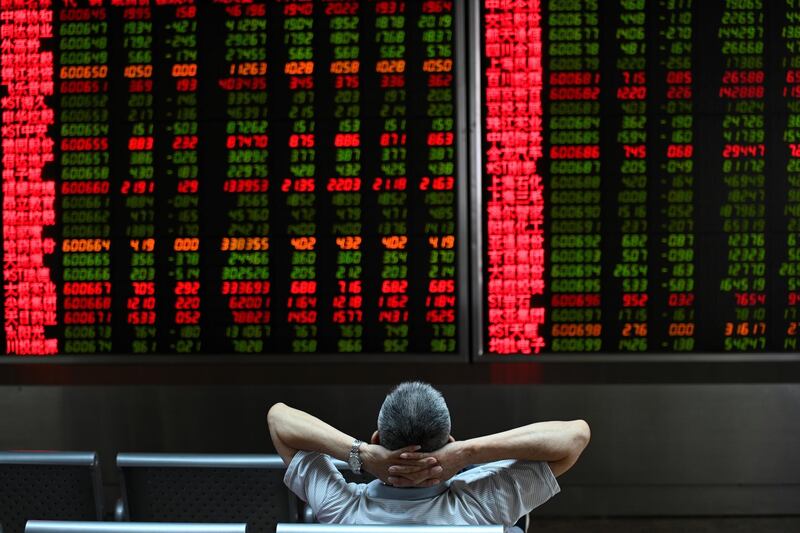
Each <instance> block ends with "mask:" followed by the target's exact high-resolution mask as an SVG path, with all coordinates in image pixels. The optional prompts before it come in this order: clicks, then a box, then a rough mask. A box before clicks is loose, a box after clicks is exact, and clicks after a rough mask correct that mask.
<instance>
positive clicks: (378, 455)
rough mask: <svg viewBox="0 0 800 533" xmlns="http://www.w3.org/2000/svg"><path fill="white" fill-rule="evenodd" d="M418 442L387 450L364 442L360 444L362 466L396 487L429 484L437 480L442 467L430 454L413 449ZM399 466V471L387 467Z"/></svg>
mask: <svg viewBox="0 0 800 533" xmlns="http://www.w3.org/2000/svg"><path fill="white" fill-rule="evenodd" d="M419 448H420V447H419V446H407V447H405V448H400V449H399V450H394V451H391V450H387V449H386V448H384V447H383V446H380V445H378V444H364V445H363V447H362V448H361V460H362V462H363V463H364V465H363V468H364V470H366V471H367V472H369V473H370V474H372V475H373V476H375V477H376V478H378V479H380V480H381V481H383V482H384V483H389V484H391V485H394V486H396V487H430V486H431V485H435V484H436V483H438V482H439V481H438V479H439V477H440V476H441V472H442V468H441V467H440V466H439V465H438V464H437V460H436V458H435V457H432V456H431V455H430V454H420V453H414V452H416V451H417V450H419ZM395 466H396V467H401V468H402V469H403V471H402V472H396V473H392V472H391V471H390V467H392V468H393V467H395Z"/></svg>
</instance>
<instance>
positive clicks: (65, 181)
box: [57, 7, 112, 354]
mask: <svg viewBox="0 0 800 533" xmlns="http://www.w3.org/2000/svg"><path fill="white" fill-rule="evenodd" d="M58 15H59V19H60V20H61V23H60V24H59V25H58V32H59V52H60V53H59V54H58V55H59V65H58V79H59V84H58V87H57V90H58V93H59V96H60V105H59V109H60V114H59V117H58V124H60V125H61V126H60V130H61V142H60V149H61V150H60V158H59V163H60V166H61V220H60V226H61V236H62V241H61V243H62V247H61V249H62V252H63V254H62V256H61V257H62V258H61V262H62V270H61V271H62V275H63V283H64V285H63V287H64V300H63V306H64V337H65V340H66V342H65V343H64V347H63V350H62V352H63V353H67V354H69V353H77V354H88V353H110V352H111V351H112V342H111V294H112V287H111V253H110V252H111V211H110V198H109V189H110V181H109V178H110V154H109V94H108V59H109V58H108V22H107V13H106V10H105V8H99V7H91V8H73V7H63V8H61V9H60V10H59V12H58ZM72 37H79V38H77V39H73V38H72ZM83 341H85V342H83Z"/></svg>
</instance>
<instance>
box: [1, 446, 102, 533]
mask: <svg viewBox="0 0 800 533" xmlns="http://www.w3.org/2000/svg"><path fill="white" fill-rule="evenodd" d="M102 490H103V485H102V482H101V480H100V464H99V462H98V459H97V453H95V452H45V451H42V452H16V451H15V452H0V531H3V532H4V533H23V531H24V529H25V522H26V521H27V520H29V519H32V518H33V519H52V520H102V518H103V493H102Z"/></svg>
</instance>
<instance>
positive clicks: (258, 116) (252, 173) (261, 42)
mask: <svg viewBox="0 0 800 533" xmlns="http://www.w3.org/2000/svg"><path fill="white" fill-rule="evenodd" d="M225 14H226V15H227V16H226V18H225V22H224V25H225V34H224V35H225V57H224V65H225V66H224V68H225V72H224V73H223V77H222V78H221V79H220V80H219V85H220V87H221V88H222V89H223V90H224V91H225V98H226V115H227V116H226V119H227V120H226V122H225V137H224V138H225V149H226V152H225V153H226V161H227V168H226V171H225V177H224V182H223V183H224V184H223V187H222V189H223V192H224V194H225V195H227V196H229V198H231V200H230V203H232V204H233V205H232V207H231V208H230V209H229V210H228V229H227V232H226V233H225V235H224V236H223V237H222V239H221V240H220V241H219V247H220V251H221V252H222V253H223V255H224V256H225V263H224V265H223V267H222V294H223V295H224V296H225V298H226V300H227V303H228V309H229V310H230V312H231V316H232V324H230V325H228V326H227V327H226V329H225V335H226V337H227V338H228V339H229V340H230V343H231V347H232V349H233V351H234V352H236V353H260V352H263V351H265V350H267V349H268V346H267V344H266V341H267V340H268V339H269V337H270V334H271V329H270V328H271V326H270V318H271V314H270V299H271V298H270V292H271V291H270V289H271V284H270V256H269V247H270V238H269V235H270V229H271V228H270V223H269V217H270V209H269V195H268V191H269V178H268V168H267V161H268V155H269V152H268V145H269V135H268V121H267V110H268V106H267V94H268V92H267V59H266V45H267V19H266V6H265V5H264V4H248V5H244V6H243V5H238V4H235V5H228V6H226V7H225ZM189 109H191V107H189ZM187 113H188V111H187ZM192 152H193V150H192ZM189 168H192V165H189ZM187 182H188V183H191V178H188V179H187V180H180V181H179V182H178V183H179V186H180V185H181V184H183V183H187ZM185 187H191V188H190V189H188V190H192V188H193V187H194V186H193V185H185ZM187 281H191V283H192V285H190V287H191V288H192V290H194V282H195V280H194V279H192V280H187ZM176 288H177V287H176Z"/></svg>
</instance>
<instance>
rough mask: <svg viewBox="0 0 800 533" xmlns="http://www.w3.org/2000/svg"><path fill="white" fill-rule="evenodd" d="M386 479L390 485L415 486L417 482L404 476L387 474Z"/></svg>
mask: <svg viewBox="0 0 800 533" xmlns="http://www.w3.org/2000/svg"><path fill="white" fill-rule="evenodd" d="M388 481H389V483H390V484H391V485H393V486H395V487H404V488H405V487H416V486H417V484H416V483H414V482H413V481H411V480H410V479H406V478H404V477H399V476H389V478H388Z"/></svg>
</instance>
